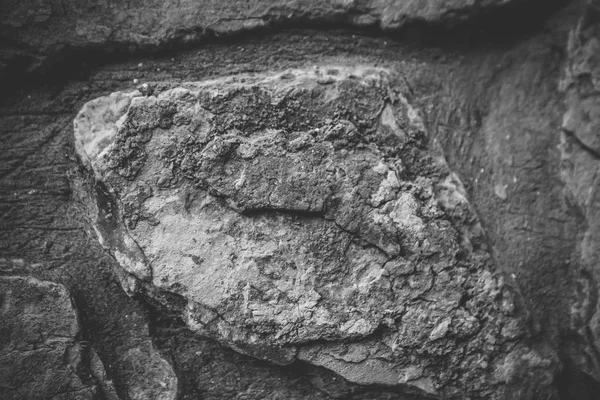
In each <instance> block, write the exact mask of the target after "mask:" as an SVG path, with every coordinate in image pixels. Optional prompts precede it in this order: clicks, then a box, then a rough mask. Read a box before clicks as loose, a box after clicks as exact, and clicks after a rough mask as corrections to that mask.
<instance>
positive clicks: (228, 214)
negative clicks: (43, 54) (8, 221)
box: [74, 66, 558, 399]
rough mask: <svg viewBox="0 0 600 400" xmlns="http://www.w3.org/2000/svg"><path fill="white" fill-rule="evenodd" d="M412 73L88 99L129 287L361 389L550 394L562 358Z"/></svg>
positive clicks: (113, 234) (193, 323) (108, 242)
mask: <svg viewBox="0 0 600 400" xmlns="http://www.w3.org/2000/svg"><path fill="white" fill-rule="evenodd" d="M405 87H406V86H405V85H404V84H403V80H402V77H401V76H399V75H398V74H396V73H394V72H393V71H391V70H386V69H382V68H373V67H368V66H366V67H344V66H338V67H336V66H323V67H315V68H313V69H302V70H288V71H284V72H281V73H271V74H265V75H238V76H231V77H226V78H220V79H215V80H210V81H202V82H191V83H186V84H182V85H178V86H177V87H171V86H169V85H168V84H166V85H165V84H160V85H159V84H152V83H150V84H145V85H143V86H140V87H139V88H138V90H137V91H133V92H128V93H114V94H112V95H110V96H105V97H101V98H98V99H95V100H92V101H90V102H89V103H87V104H86V105H85V106H84V107H83V108H82V110H81V111H80V113H79V114H78V115H77V117H76V119H75V121H74V130H75V139H76V147H77V151H78V153H79V155H80V158H81V159H82V160H83V162H84V164H85V165H87V167H88V168H89V169H90V171H92V172H93V173H94V174H95V177H96V179H97V185H96V187H97V190H96V199H97V212H98V214H97V216H96V218H95V222H94V229H95V230H96V233H97V236H98V238H99V240H100V242H101V243H102V244H103V245H104V246H105V247H106V248H107V249H108V250H109V251H110V252H111V253H112V254H113V255H114V257H115V259H116V260H117V261H118V263H119V265H120V266H121V267H122V268H123V269H124V270H125V271H127V272H128V273H129V274H130V279H129V280H128V281H127V282H126V283H125V289H126V290H127V291H128V292H129V293H137V292H140V293H144V294H145V295H146V296H151V297H153V296H154V297H155V299H154V300H156V301H159V302H160V301H162V302H165V301H166V300H165V299H166V297H164V296H160V295H158V294H160V293H170V294H175V295H177V296H181V297H182V298H184V299H185V301H186V302H187V306H186V307H185V309H183V310H181V315H182V316H183V317H184V319H185V321H186V323H187V325H188V327H190V328H191V329H192V330H194V331H196V332H198V333H200V334H202V335H206V336H209V337H212V338H215V339H217V340H219V341H220V342H222V343H223V344H225V345H227V346H229V347H232V348H234V349H236V350H238V351H240V352H243V353H246V354H250V355H253V356H256V357H259V358H263V359H266V360H269V361H272V362H275V363H279V364H289V363H291V362H293V361H294V360H296V359H301V360H305V361H307V362H310V363H312V364H315V365H319V366H323V367H326V368H328V369H331V370H332V371H335V372H336V373H338V374H340V375H342V376H343V377H345V378H346V379H348V380H350V381H352V382H355V383H359V384H381V385H393V386H401V387H404V388H406V389H407V390H415V391H417V392H421V393H427V394H429V395H437V396H441V397H459V396H462V395H464V394H465V393H466V394H467V395H468V396H472V397H476V398H482V397H485V398H490V399H492V398H506V397H507V396H510V395H511V394H515V393H517V392H515V391H514V390H517V391H518V393H519V394H520V397H518V398H534V397H531V396H533V393H535V394H536V395H539V394H540V393H546V395H551V394H552V392H553V389H552V388H550V386H551V383H552V379H553V376H554V374H555V372H556V369H557V367H558V364H557V359H556V356H555V355H554V353H553V352H552V351H550V350H548V349H547V348H543V347H539V348H531V347H528V346H526V345H524V344H521V342H522V341H523V340H525V339H526V338H527V337H528V334H529V331H528V328H527V321H526V317H525V314H526V313H524V312H523V310H522V309H520V306H519V304H518V303H519V300H518V298H517V297H518V296H517V297H515V296H516V294H515V293H513V291H512V290H511V289H510V285H507V284H506V279H507V278H506V277H503V276H502V275H501V274H499V273H497V272H496V268H495V266H494V263H493V261H492V258H491V256H490V254H489V252H488V250H487V247H486V245H485V235H484V232H483V229H482V228H481V226H480V224H479V222H478V219H477V216H476V215H475V213H474V211H473V209H472V207H471V205H470V204H469V201H468V199H467V195H466V193H465V190H464V188H463V185H462V183H461V181H460V179H459V177H458V176H457V175H456V174H454V173H452V172H451V171H450V170H449V168H448V165H447V163H446V161H445V159H444V157H443V156H442V152H441V151H440V149H439V148H438V145H437V144H436V142H435V141H434V140H432V138H431V137H430V135H429V134H428V133H427V130H426V127H425V125H424V123H423V121H422V119H421V117H420V112H419V110H418V109H417V108H415V107H413V106H412V105H411V101H410V92H409V91H408V90H406V89H404V88H405ZM166 302H167V303H168V301H166ZM167 305H168V304H167ZM515 385H516V386H515ZM514 387H517V389H514ZM528 393H529V394H528Z"/></svg>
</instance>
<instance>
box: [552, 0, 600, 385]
mask: <svg viewBox="0 0 600 400" xmlns="http://www.w3.org/2000/svg"><path fill="white" fill-rule="evenodd" d="M599 16H600V3H599V2H597V1H589V2H587V5H586V9H585V11H584V13H583V17H582V18H581V20H580V22H579V24H578V26H577V27H576V29H574V30H573V31H572V32H571V35H570V38H569V47H568V51H569V59H568V64H567V68H566V71H565V77H564V79H563V81H562V82H561V85H562V89H563V90H564V91H565V94H566V102H565V103H566V107H567V110H566V113H565V115H564V119H563V126H562V133H561V156H562V164H561V173H562V177H563V180H564V182H565V184H566V189H567V191H568V194H569V196H570V197H571V199H572V200H573V202H574V203H575V204H576V205H577V206H578V207H579V209H580V210H581V213H582V214H583V217H584V218H585V222H586V223H587V226H586V227H585V228H584V229H583V237H582V240H581V245H580V251H581V252H580V256H581V258H580V263H581V279H580V286H579V290H578V292H577V293H575V294H574V296H573V298H574V302H573V307H572V328H573V331H574V332H575V333H576V334H577V335H579V346H577V347H579V349H578V351H574V352H573V353H574V354H575V359H576V363H577V364H578V366H579V367H580V368H582V370H583V371H585V372H586V373H588V374H589V375H591V376H593V377H594V378H595V379H597V380H600V356H599V353H598V349H599V348H600V313H599V312H598V311H599V310H600V308H599V306H600V303H599V298H598V282H599V280H600V130H599V128H600V114H599V111H600V97H599V93H600V60H598V54H599V51H600V18H599Z"/></svg>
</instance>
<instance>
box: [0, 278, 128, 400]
mask: <svg viewBox="0 0 600 400" xmlns="http://www.w3.org/2000/svg"><path fill="white" fill-rule="evenodd" d="M0 317H1V321H2V322H1V323H0V391H1V393H2V398H3V399H7V400H8V399H32V400H33V399H49V398H52V399H57V400H58V399H65V400H66V399H81V400H84V399H90V400H91V399H96V398H98V397H97V396H99V395H102V396H104V398H106V399H111V400H112V399H117V397H116V394H115V392H114V389H113V388H112V385H111V383H110V381H108V380H105V375H104V367H103V366H102V363H101V362H100V360H99V359H98V357H97V356H96V354H95V353H94V351H93V350H92V349H90V348H89V347H87V346H86V345H85V344H84V343H82V342H80V341H79V340H78V338H77V336H78V334H79V330H80V327H79V321H78V319H77V313H76V312H75V310H74V308H73V305H72V303H71V298H70V296H69V293H68V292H67V290H66V289H65V288H64V287H63V286H62V285H59V284H56V283H52V282H46V281H39V280H37V279H34V278H22V277H1V278H0Z"/></svg>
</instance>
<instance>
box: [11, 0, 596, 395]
mask: <svg viewBox="0 0 600 400" xmlns="http://www.w3.org/2000/svg"><path fill="white" fill-rule="evenodd" d="M455 3H456V6H455V7H454V6H452V7H450V6H449V4H452V5H454V4H455ZM459 3H461V2H450V3H448V2H445V3H443V4H444V6H443V7H440V4H442V2H439V3H436V2H431V4H426V2H391V1H390V2H387V3H386V2H358V1H357V2H338V3H334V2H331V3H319V4H320V5H319V6H314V4H312V3H311V2H292V3H284V4H282V5H281V7H279V8H278V7H275V6H272V7H271V5H269V6H266V5H265V4H262V3H261V2H256V3H252V4H251V5H248V3H239V2H225V3H223V2H221V3H219V4H218V5H217V4H212V3H210V4H203V7H202V8H201V12H199V13H198V14H195V15H198V16H197V17H194V18H192V17H190V16H189V15H190V14H191V13H189V12H186V10H188V9H189V8H186V7H191V8H192V9H193V10H198V9H199V6H198V5H196V4H195V3H194V4H187V5H186V4H183V3H182V4H179V3H178V5H174V4H172V3H170V2H166V3H160V4H156V5H154V6H152V5H145V6H144V7H147V8H143V7H142V6H140V5H139V4H136V3H134V2H131V4H129V3H124V4H123V5H121V3H118V4H116V3H115V4H113V3H110V2H88V3H79V2H77V3H75V2H74V3H65V2H61V3H59V2H56V3H53V2H36V3H32V4H29V3H26V2H10V1H3V2H2V3H1V4H0V11H1V15H2V19H1V23H2V25H1V28H0V37H2V46H1V49H0V59H1V62H2V69H1V71H2V72H1V74H2V81H1V82H2V86H3V94H2V98H1V104H0V115H1V117H0V134H1V142H0V143H2V151H1V152H0V157H1V161H0V179H1V181H2V183H1V185H0V221H1V222H0V271H1V273H2V275H3V276H6V277H15V276H22V277H33V278H35V279H37V280H42V281H50V282H55V283H57V284H60V285H63V286H64V287H65V288H66V289H67V290H68V292H69V293H70V296H71V297H72V301H73V305H74V309H76V310H77V311H78V319H79V323H80V325H81V327H80V332H79V333H77V335H76V338H75V339H73V340H74V342H77V343H84V344H85V345H86V346H89V347H90V348H91V349H93V352H94V353H95V354H97V356H98V359H99V360H100V362H101V364H99V363H98V361H97V360H96V361H93V360H92V358H90V357H87V358H86V357H83V358H82V360H83V361H81V362H80V361H77V362H75V363H74V362H68V363H66V364H69V365H73V364H81V363H83V365H84V366H85V368H82V369H81V368H80V369H79V371H80V374H79V375H80V376H86V375H85V371H92V370H94V368H95V371H96V372H95V373H93V374H91V373H88V375H87V376H89V378H86V379H84V378H79V379H80V380H81V382H83V386H85V387H86V389H85V390H81V391H79V392H77V396H88V397H81V398H98V399H103V398H106V399H111V398H115V397H114V396H118V398H120V399H123V400H124V399H136V398H140V399H142V398H173V396H174V395H175V392H177V398H180V399H195V398H206V399H209V398H212V399H224V398H232V399H233V398H249V399H262V398H271V399H277V398H298V399H301V398H323V399H341V398H343V399H365V398H381V399H386V398H390V399H391V398H401V399H405V398H406V399H409V398H419V396H420V395H417V394H410V393H408V394H407V393H405V391H404V390H403V389H402V388H389V387H371V386H368V387H363V386H358V385H354V384H350V383H348V382H346V381H344V380H343V379H341V378H340V377H339V376H336V375H335V374H333V373H331V372H328V371H327V370H324V369H320V368H317V367H313V366H310V365H308V364H304V363H300V362H297V363H295V364H292V365H291V366H287V367H276V366H273V365H271V364H269V363H266V362H263V361H259V360H256V359H254V358H251V357H248V356H242V355H239V354H237V353H235V352H233V351H232V350H229V349H227V348H224V347H222V346H221V345H219V344H217V343H216V342H213V341H211V340H208V339H204V338H200V337H198V336H195V335H194V334H192V333H190V332H188V331H187V330H185V329H184V326H183V324H182V323H181V322H180V321H179V320H178V319H177V318H176V317H175V316H174V315H171V314H170V313H169V310H164V309H158V308H156V307H157V305H156V304H149V303H148V302H147V301H146V300H144V299H141V298H130V297H128V296H127V295H126V294H125V293H124V291H123V289H122V288H121V285H120V283H119V278H118V277H117V276H115V274H118V271H119V269H118V266H117V263H116V261H115V260H114V259H112V258H111V256H110V255H109V254H108V253H107V252H106V251H105V250H103V249H102V248H101V247H100V245H99V244H98V243H97V241H96V239H95V235H94V233H93V232H91V231H90V226H91V224H90V221H87V220H86V218H88V215H89V210H88V204H89V202H90V200H91V199H90V198H86V194H85V193H87V192H88V191H87V189H86V187H87V186H86V185H92V182H91V178H90V177H89V174H86V173H85V171H84V169H83V168H82V166H81V164H80V161H79V160H78V159H77V157H76V156H75V152H74V145H73V135H72V120H73V118H74V117H75V115H76V113H77V112H78V111H79V110H80V109H81V107H82V105H83V104H84V103H85V102H87V101H88V100H90V99H93V98H96V97H99V96H101V95H106V94H109V93H111V92H113V91H118V90H128V89H133V88H135V87H137V86H138V85H139V84H141V83H144V82H148V81H170V82H175V83H177V82H184V81H195V80H203V79H206V78H210V77H220V76H225V75H231V74H236V73H241V72H267V71H279V70H284V69H287V68H295V67H311V66H313V65H315V64H316V65H328V64H336V65H338V64H348V65H355V64H372V65H378V66H383V67H390V68H396V69H398V70H400V71H401V72H402V73H403V75H404V76H406V77H407V78H406V84H407V86H408V87H409V88H410V90H411V92H412V94H413V103H416V104H418V105H419V106H420V108H421V110H422V111H423V113H424V116H425V119H426V123H427V124H428V128H429V131H430V132H431V133H432V134H433V135H435V138H436V139H437V140H439V142H440V143H441V145H442V148H443V149H444V152H445V155H446V158H447V160H448V163H449V165H450V167H451V168H452V169H453V170H454V171H456V172H457V173H458V174H459V175H460V177H461V179H462V181H463V182H464V183H465V186H466V189H467V192H468V194H469V196H470V201H471V203H472V204H473V205H474V207H475V208H476V211H477V213H478V216H479V218H480V220H481V221H482V224H483V226H484V229H485V230H486V232H487V235H488V237H489V240H490V243H489V246H490V248H491V250H492V254H493V256H494V259H495V261H496V264H497V265H498V267H499V268H500V269H501V270H502V271H503V272H505V273H506V274H507V275H508V276H513V280H512V281H511V285H513V286H514V290H515V291H517V292H519V293H521V295H522V297H523V298H524V299H525V301H524V304H523V305H522V307H523V310H525V311H526V312H527V313H529V315H530V317H529V323H530V327H529V328H530V331H531V332H532V336H531V338H530V339H528V340H530V341H531V342H532V343H538V344H545V345H548V346H550V347H552V348H553V349H555V351H556V354H557V355H558V357H559V358H560V369H559V372H558V373H557V374H556V376H555V379H554V383H553V385H554V387H555V389H556V390H555V397H556V398H561V399H585V398H588V399H593V398H594V396H595V394H596V393H598V390H599V389H598V382H599V381H600V369H599V367H598V365H599V362H600V357H599V356H598V336H597V329H598V328H597V322H596V318H597V315H596V311H595V310H596V307H597V305H596V304H597V299H598V288H597V284H596V282H597V273H598V272H597V271H598V265H597V254H598V251H597V240H596V239H595V238H596V236H595V235H596V234H595V233H594V232H595V231H596V229H595V228H594V223H595V221H596V219H597V218H595V217H594V215H596V214H594V213H595V212H596V211H597V209H598V207H597V206H595V205H594V204H596V203H597V202H595V201H594V199H595V198H596V197H597V196H595V195H594V193H596V191H595V190H594V188H597V185H598V184H597V179H596V178H595V174H594V172H593V171H594V168H596V167H597V154H596V153H597V151H596V150H595V147H594V146H595V141H596V140H597V132H596V131H595V130H594V127H593V123H594V110H595V108H594V103H593V99H594V96H595V90H596V89H595V83H596V82H595V81H596V77H595V72H596V68H597V67H596V66H597V60H596V57H597V56H596V54H597V51H595V49H596V45H597V40H598V39H597V38H596V35H597V32H596V28H595V27H596V26H597V23H596V19H595V18H596V13H597V11H596V10H595V8H594V7H593V4H589V5H587V6H585V5H584V4H582V2H571V3H568V4H567V3H566V2H562V3H560V4H558V3H556V4H555V3H554V2H552V3H548V2H544V3H541V2H535V1H534V2H526V1H520V2H519V1H516V2H514V3H515V4H508V5H496V4H492V3H496V2H469V3H475V5H474V6H470V7H472V8H469V6H465V5H464V4H462V5H461V4H459ZM464 3H467V2H464ZM480 3H481V4H480ZM488 3H489V4H488ZM497 3H512V2H497ZM526 3H529V4H526ZM239 4H243V5H244V7H249V8H248V9H245V8H244V9H243V10H240V8H239V7H240V6H239ZM411 4H412V6H411ZM417 6H418V7H417ZM424 6H425V7H424ZM119 7H125V9H120V8H119ZM165 7H167V9H165ZM213 7H214V8H213ZM386 7H387V8H386ZM390 7H391V8H392V11H393V9H394V7H397V8H395V11H393V12H392V11H390ZM411 7H413V8H411ZM414 7H417V8H414ZM165 10H166V11H165ZM182 10H183V11H182ZM248 10H250V11H248ZM307 10H309V11H307ZM382 10H383V11H382ZM415 10H417V11H415ZM422 10H427V13H426V14H422ZM164 15H167V16H168V17H163V16H164ZM173 15H174V16H173ZM215 15H217V17H215ZM240 15H242V16H243V18H242V20H241V21H240V20H237V19H232V18H236V16H240ZM257 15H258V16H259V17H258V19H253V18H255V17H256V16H257ZM232 16H233V17H232ZM249 16H250V17H249ZM387 16H394V18H391V19H389V18H387ZM119 18H123V19H122V20H121V19H119ZM386 18H387V19H386ZM215 20H216V21H217V22H218V23H217V24H216V25H215V23H214V22H213V21H215ZM117 21H125V22H117ZM252 21H254V22H252ZM169 24H171V25H169ZM286 24H289V26H286ZM209 26H210V28H208V27H209ZM215 26H216V27H215ZM173 27H177V29H174V28H173ZM180 28H181V29H180ZM239 32H244V33H243V34H238V35H234V34H235V33H239ZM571 32H572V33H571ZM569 35H570V36H569ZM569 38H570V39H569ZM561 82H562V83H561ZM565 98H566V100H567V101H566V103H565ZM581 99H585V101H583V100H581ZM565 114H567V115H568V116H569V117H568V118H565V119H564V121H563V116H564V115H565ZM581 121H583V122H581ZM561 132H562V133H561ZM561 137H562V138H561ZM588 139H589V140H588ZM594 165H596V167H594ZM594 196H595V197H594ZM3 279H5V278H3ZM11 279H12V278H11ZM3 298H6V296H5V297H3ZM3 301H4V300H3ZM3 345H5V346H6V347H5V348H8V349H12V348H14V344H12V342H11V343H8V344H4V343H3ZM11 346H12V347H11ZM165 361H166V363H167V364H165ZM99 365H101V366H102V368H100V367H99ZM92 366H95V367H94V368H92ZM68 369H69V367H68V366H65V370H68ZM102 370H104V371H105V372H102ZM3 371H4V370H3ZM81 371H84V372H81ZM172 374H175V375H176V385H175V386H176V387H177V390H174V389H173V388H174V385H172V384H170V383H169V382H172V381H173V379H175V378H173V377H172ZM79 375H78V376H79ZM10 379H12V378H11V375H9V374H7V373H3V374H2V380H0V390H2V391H4V392H5V393H8V396H10V397H8V398H35V397H27V396H28V395H26V394H24V392H20V389H19V388H18V387H17V386H15V385H14V383H11V382H10ZM30 379H32V380H33V382H36V385H37V386H36V387H38V388H41V389H40V391H39V392H38V393H39V397H38V398H45V396H46V395H45V394H43V393H44V392H43V390H45V389H43V388H46V387H47V386H44V384H43V379H42V378H41V377H40V378H37V377H36V376H34V377H30ZM64 379H67V380H68V381H69V382H71V381H72V380H73V376H72V375H69V376H68V377H67V376H66V377H65V378H64ZM517 384H518V382H517ZM15 387H17V389H15ZM19 387H21V386H19ZM23 387H24V386H23ZM113 387H114V393H113V389H111V388H113ZM78 388H80V387H79V386H78ZM48 390H49V389H48ZM48 393H50V392H48ZM61 393H62V394H61ZM61 393H59V394H57V395H56V396H55V398H60V395H63V397H62V398H78V397H74V396H75V395H74V394H72V393H71V392H70V391H65V392H61ZM65 396H66V397H65ZM111 396H113V397H111ZM512 398H536V397H535V393H522V394H521V397H517V396H513V397H512Z"/></svg>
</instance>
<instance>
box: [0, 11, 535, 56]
mask: <svg viewBox="0 0 600 400" xmlns="http://www.w3.org/2000/svg"><path fill="white" fill-rule="evenodd" d="M527 1H531V0H325V1H322V0H301V1H295V0H294V1H292V0H277V1H272V0H251V1H242V2H240V1H235V0H226V1H214V0H212V1H197V0H183V1H173V0H168V1H162V0H153V1H144V2H142V1H127V2H106V1H93V0H85V1H78V0H77V1H67V2H64V1H56V0H44V1H20V0H2V1H1V2H0V11H1V13H0V38H2V42H3V43H2V46H1V47H0V62H1V63H2V64H0V67H1V66H5V67H6V66H12V65H13V64H14V65H15V66H16V68H22V65H23V64H25V65H27V66H28V67H30V68H35V67H38V66H40V64H41V63H43V62H45V61H47V60H48V59H50V60H51V61H52V60H53V59H57V58H60V57H61V54H64V53H65V52H66V51H68V49H70V48H76V47H84V48H100V46H102V45H106V46H111V47H117V48H128V49H155V48H160V47H162V46H164V45H169V44H173V43H189V42H195V41H198V40H200V39H204V38H210V37H214V36H221V35H231V34H235V33H240V32H243V31H247V30H250V29H255V28H264V27H269V26H272V25H278V24H290V23H322V22H328V23H345V24H348V25H354V26H357V27H370V26H376V27H379V28H381V29H384V30H390V29H397V28H399V27H402V26H404V25H405V24H407V23H411V22H422V21H425V22H445V21H454V22H456V21H461V20H464V19H467V18H469V17H471V16H473V15H479V14H481V13H482V12H483V11H485V10H488V9H490V8H493V7H497V6H503V5H506V4H515V3H526V2H527ZM3 64H4V65H3Z"/></svg>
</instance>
